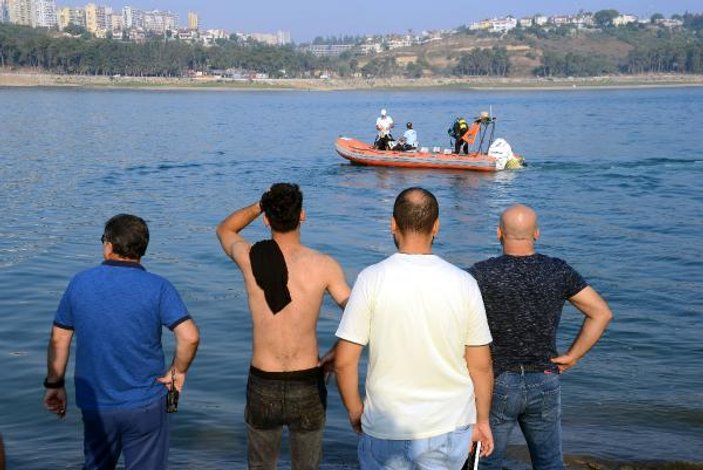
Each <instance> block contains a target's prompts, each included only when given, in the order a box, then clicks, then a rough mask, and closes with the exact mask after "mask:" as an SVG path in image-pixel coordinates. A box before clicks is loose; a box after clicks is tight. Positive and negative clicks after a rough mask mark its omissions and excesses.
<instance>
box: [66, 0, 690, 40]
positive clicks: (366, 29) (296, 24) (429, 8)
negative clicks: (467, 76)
mask: <svg viewBox="0 0 703 470" xmlns="http://www.w3.org/2000/svg"><path fill="white" fill-rule="evenodd" d="M70 1H71V0H57V3H58V4H59V5H68V4H70V5H73V4H80V3H81V1H80V0H73V3H70ZM118 1H120V0H101V1H100V2H98V3H100V4H105V5H110V6H112V7H113V8H121V7H122V6H124V5H130V6H133V7H135V8H142V9H159V10H171V11H174V12H175V13H177V14H178V15H179V17H180V23H181V24H182V25H185V23H186V18H187V17H186V15H187V12H188V11H190V10H192V11H195V12H197V13H199V14H200V23H201V29H203V28H204V29H208V28H222V29H225V30H226V31H228V32H234V31H241V32H262V33H264V32H275V31H279V30H281V31H288V32H290V33H291V35H292V39H293V41H295V42H298V43H300V42H307V41H310V40H312V39H313V38H315V37H316V36H333V35H334V36H340V35H347V34H349V35H363V34H374V33H381V34H383V33H394V32H397V33H403V32H407V31H408V30H409V29H411V30H413V31H414V32H421V31H423V30H433V29H450V28H454V27H456V26H459V25H462V24H470V23H472V22H474V21H478V20H481V19H484V18H491V17H494V16H506V15H510V14H511V15H513V16H515V17H518V18H519V17H522V16H528V15H533V14H535V13H542V14H545V15H556V14H569V13H576V12H578V11H579V9H583V10H584V11H591V12H595V11H598V10H603V9H608V8H613V9H616V10H618V11H620V12H621V13H631V14H634V15H638V16H645V17H649V16H651V15H652V14H653V13H662V14H664V15H665V16H666V17H669V16H671V15H672V14H674V13H680V14H683V13H685V12H686V11H689V12H691V13H703V2H702V1H701V0H667V1H661V0H659V1H649V0H577V1H575V0H529V1H528V0H484V1H474V0H472V1H467V0H454V1H450V0H385V1H379V0H344V1H340V0H325V1H323V0H263V1H261V0H122V2H123V3H117V2H118Z"/></svg>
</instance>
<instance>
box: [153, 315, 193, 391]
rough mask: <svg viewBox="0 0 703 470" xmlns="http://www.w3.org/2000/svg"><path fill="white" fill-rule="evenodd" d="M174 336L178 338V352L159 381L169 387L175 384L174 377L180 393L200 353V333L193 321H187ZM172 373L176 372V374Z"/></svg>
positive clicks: (174, 332) (175, 329)
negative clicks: (190, 368) (194, 360)
mask: <svg viewBox="0 0 703 470" xmlns="http://www.w3.org/2000/svg"><path fill="white" fill-rule="evenodd" d="M173 334H174V336H175V337H176V352H175V353H174V354H173V363H172V364H171V367H169V369H168V372H166V374H165V375H164V376H163V377H161V378H160V379H158V381H159V382H160V383H162V384H164V386H166V387H168V386H170V385H171V382H173V380H172V375H174V376H175V384H174V385H175V387H176V390H178V391H179V392H180V391H181V390H182V389H183V384H184V383H185V380H186V372H187V371H188V368H189V367H190V365H191V363H192V362H193V359H194V358H195V353H196V352H197V351H198V344H200V332H199V331H198V327H197V326H196V325H195V322H194V321H193V320H186V321H184V322H183V323H180V324H179V325H178V326H176V327H175V328H174V329H173ZM172 371H175V374H173V372H172Z"/></svg>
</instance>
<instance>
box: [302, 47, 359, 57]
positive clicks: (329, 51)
mask: <svg viewBox="0 0 703 470" xmlns="http://www.w3.org/2000/svg"><path fill="white" fill-rule="evenodd" d="M355 47H356V46H355V45H354V44H308V45H306V46H303V47H301V48H300V50H301V51H302V52H310V53H311V54H312V55H314V56H317V57H324V56H338V55H340V54H342V53H344V52H347V51H350V50H352V49H354V48H355Z"/></svg>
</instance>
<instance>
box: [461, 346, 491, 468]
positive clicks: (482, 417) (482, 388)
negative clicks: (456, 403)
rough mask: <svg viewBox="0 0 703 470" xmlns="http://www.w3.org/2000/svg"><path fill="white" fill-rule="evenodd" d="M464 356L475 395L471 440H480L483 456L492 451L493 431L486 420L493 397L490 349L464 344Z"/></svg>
mask: <svg viewBox="0 0 703 470" xmlns="http://www.w3.org/2000/svg"><path fill="white" fill-rule="evenodd" d="M464 358H465V359H466V366H467V367H468V369H469V375H470V376H471V381H472V382H473V384H474V394H475V395H476V425H475V426H474V431H473V436H472V437H471V440H472V442H478V441H481V456H483V457H485V456H487V455H491V453H493V433H492V432H491V426H490V424H489V420H488V417H489V415H490V412H491V399H492V398H493V364H492V362H491V349H490V348H489V346H488V345H485V346H466V347H465V352H464Z"/></svg>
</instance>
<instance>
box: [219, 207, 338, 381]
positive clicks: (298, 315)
mask: <svg viewBox="0 0 703 470" xmlns="http://www.w3.org/2000/svg"><path fill="white" fill-rule="evenodd" d="M259 214H261V208H260V205H259V203H258V202H257V203H254V204H252V205H250V206H248V207H244V208H242V209H240V210H238V211H235V212H234V213H232V214H231V215H230V216H229V217H227V218H226V219H225V220H224V221H222V223H220V225H219V226H218V228H217V235H218V237H219V239H220V243H221V245H222V248H223V250H224V251H225V253H227V255H228V256H229V257H230V258H232V260H233V261H234V262H235V263H236V264H237V266H239V268H240V270H241V271H242V274H243V276H244V282H245V285H246V289H247V294H248V298H249V310H250V312H251V318H252V325H253V351H252V361H251V365H252V366H254V367H256V368H257V369H261V370H265V371H268V372H288V371H297V370H306V369H310V368H313V367H316V366H317V365H319V352H318V345H317V334H316V330H317V320H318V318H319V314H320V307H321V305H322V300H323V298H324V295H325V292H329V294H330V295H331V296H332V298H333V299H334V300H335V301H336V302H337V304H339V305H340V306H343V305H344V304H345V303H346V300H347V298H348V297H349V292H350V289H349V286H348V285H347V283H346V280H345V279H344V272H343V271H342V268H341V267H340V266H339V264H338V263H337V262H336V261H335V260H334V259H333V258H331V257H330V256H327V255H325V254H322V253H320V252H317V251H315V250H312V249H310V248H307V247H306V246H304V245H302V244H301V243H300V229H299V227H298V228H297V229H295V230H292V231H288V232H284V233H280V232H276V231H274V230H272V238H273V240H274V241H276V243H277V244H278V247H279V248H280V250H281V252H282V254H283V258H284V259H285V263H286V267H287V270H288V283H287V287H288V290H289V292H290V297H291V302H290V303H289V304H288V305H287V306H285V307H284V308H283V309H282V310H281V311H279V312H277V313H276V314H274V313H273V312H272V310H271V308H269V305H268V304H267V302H266V298H265V296H264V291H263V290H262V289H261V287H259V285H258V284H257V282H256V279H255V278H254V274H253V272H252V266H251V261H250V256H249V255H250V252H251V244H250V243H249V242H248V241H246V240H245V239H244V238H243V237H242V236H241V235H240V234H239V232H240V231H241V230H242V229H243V228H244V227H246V226H247V225H249V224H250V223H251V222H252V221H253V220H255V219H256V218H257V217H258V216H259ZM304 218H305V214H304V212H302V214H301V221H302V220H304ZM265 222H266V223H267V225H268V220H267V219H266V220H265Z"/></svg>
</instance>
